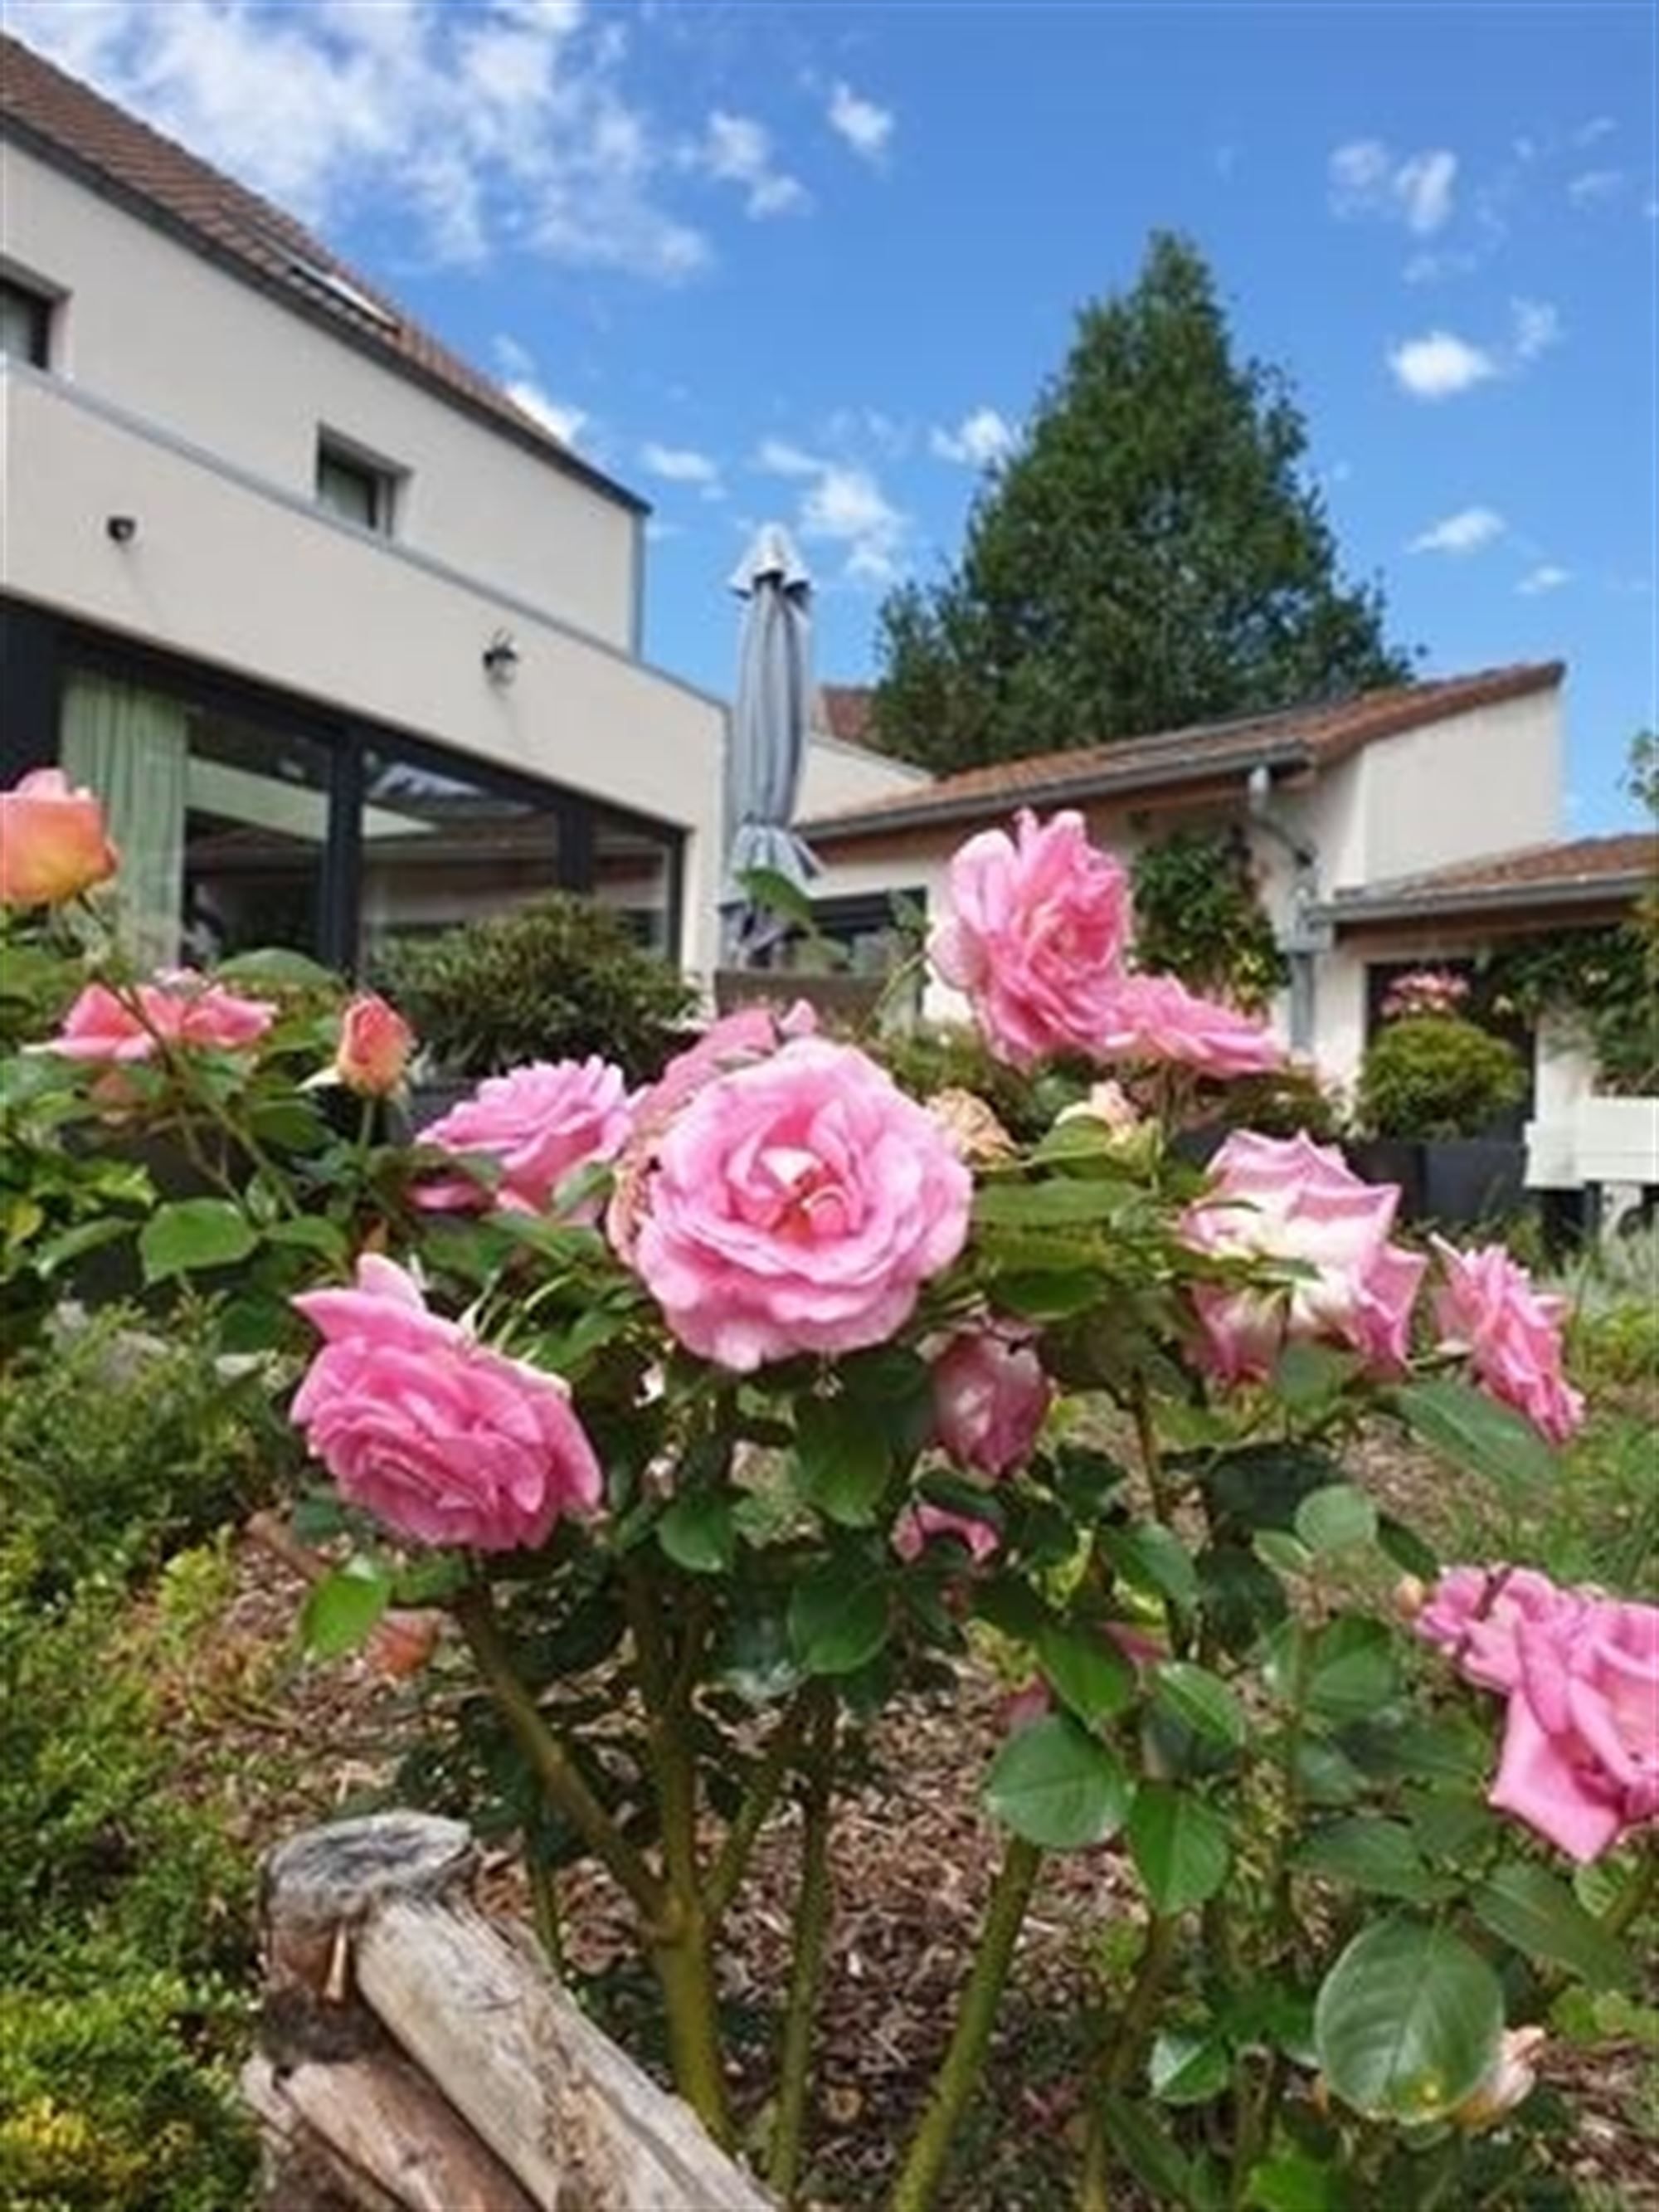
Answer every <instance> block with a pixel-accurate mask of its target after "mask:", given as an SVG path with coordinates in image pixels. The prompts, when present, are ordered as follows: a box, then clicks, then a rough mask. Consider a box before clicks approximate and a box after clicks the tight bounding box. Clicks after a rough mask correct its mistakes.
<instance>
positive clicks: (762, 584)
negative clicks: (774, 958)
mask: <svg viewBox="0 0 1659 2212" xmlns="http://www.w3.org/2000/svg"><path fill="white" fill-rule="evenodd" d="M732 590H733V591H734V592H739V593H740V594H741V595H742V596H743V597H744V599H746V600H747V602H748V605H746V606H745V608H744V617H743V633H742V636H741V638H740V640H739V642H738V689H737V696H736V697H735V699H734V700H733V701H732V731H731V737H730V740H729V742H728V744H727V746H726V793H725V797H726V868H725V883H724V885H723V888H722V890H721V894H720V906H721V910H722V915H723V917H724V920H725V925H726V927H725V951H726V958H727V960H728V961H730V962H731V963H732V964H733V965H735V966H738V967H747V966H751V965H755V964H757V963H759V961H760V960H761V959H762V957H763V956H764V955H765V954H766V953H767V952H768V951H769V950H770V949H771V947H772V946H773V945H775V943H776V941H777V939H778V938H779V937H780V936H781V935H782V933H783V930H782V927H781V925H780V924H779V922H778V921H777V920H776V918H775V916H773V915H768V914H766V913H764V912H763V911H761V910H760V909H759V908H757V907H756V906H755V905H754V903H753V902H751V901H750V898H749V897H748V896H747V895H746V893H745V892H744V887H743V882H742V878H743V877H744V876H745V875H746V874H748V873H749V872H750V871H751V870H753V869H762V868H763V869H766V870H768V871H769V872H771V873H772V874H775V875H779V876H782V877H784V878H787V881H789V882H790V883H792V884H794V885H795V886H796V888H797V889H798V890H803V891H804V890H805V888H806V886H807V884H808V882H809V881H810V879H811V878H812V877H813V876H815V875H816V874H817V866H818V864H817V860H814V858H813V857H812V854H811V852H810V851H809V850H808V848H807V847H806V846H805V845H804V844H803V843H802V842H801V841H800V839H799V837H797V836H796V835H795V834H794V831H793V829H792V828H791V827H790V824H791V823H792V822H793V819H794V813H795V805H796V801H797V799H798V798H799V793H800V779H801V772H802V769H804V767H805V761H806V744H807V736H806V732H807V723H808V720H809V714H810V705H811V684H812V661H811V613H810V611H809V610H810V602H811V592H812V584H811V577H809V576H808V574H807V573H806V570H805V568H804V567H803V566H802V563H801V558H800V556H799V554H798V553H797V552H796V550H795V549H794V547H793V544H791V543H790V539H789V533H788V532H787V531H786V530H783V529H781V528H780V527H779V526H778V525H777V524H776V523H768V524H766V525H765V526H763V528H762V529H761V530H760V531H759V532H757V535H756V537H755V539H754V542H753V544H751V545H750V548H749V550H748V551H747V553H745V554H744V557H743V559H742V561H741V562H739V563H738V568H737V569H736V571H735V572H734V574H733V575H732Z"/></svg>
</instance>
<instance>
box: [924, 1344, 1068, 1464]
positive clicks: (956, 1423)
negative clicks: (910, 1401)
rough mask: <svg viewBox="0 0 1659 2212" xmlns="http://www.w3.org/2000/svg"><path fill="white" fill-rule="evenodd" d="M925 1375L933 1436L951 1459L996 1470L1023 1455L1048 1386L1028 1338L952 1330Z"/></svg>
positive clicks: (1037, 1426)
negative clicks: (1020, 1340) (929, 1373)
mask: <svg viewBox="0 0 1659 2212" xmlns="http://www.w3.org/2000/svg"><path fill="white" fill-rule="evenodd" d="M1053 1396H1054V1392H1053V1390H1052V1389H1051V1388H1050V1385H1049V1382H1048V1376H1046V1375H1045V1374H1044V1373H1043V1371H1042V1362H1041V1360H1039V1359H1038V1358H1037V1356H1036V1352H1033V1351H1032V1350H1031V1348H1030V1346H1029V1345H1027V1344H1021V1343H1018V1342H1017V1341H1016V1340H1013V1339H1012V1338H1010V1337H1009V1336H1007V1335H1006V1334H1000V1333H999V1332H998V1331H997V1330H995V1329H988V1328H987V1329H976V1330H974V1331H973V1332H972V1333H971V1334H963V1335H961V1336H954V1337H952V1338H951V1341H950V1342H949V1343H948V1344H947V1345H946V1346H945V1349H944V1350H943V1351H942V1352H940V1353H939V1357H938V1358H936V1359H935V1360H934V1362H933V1434H934V1438H935V1441H936V1442H937V1443H939V1445H940V1447H941V1448H942V1449H944V1450H945V1451H947V1452H948V1453H949V1454H950V1455H951V1458H952V1459H953V1460H955V1461H956V1462H957V1463H958V1465H960V1466H962V1467H968V1468H977V1469H978V1470H979V1472H980V1473H981V1474H991V1475H999V1474H1006V1473H1007V1472H1008V1470H1009V1468H1013V1467H1018V1466H1019V1465H1020V1464H1021V1462H1023V1461H1024V1460H1027V1459H1029V1458H1030V1455H1031V1453H1032V1451H1033V1450H1034V1449H1035V1448H1036V1440H1037V1437H1038V1436H1039V1435H1040V1434H1041V1432H1042V1424H1043V1421H1044V1419H1045V1418H1046V1416H1047V1414H1048V1406H1049V1401H1050V1400H1051V1399H1052V1398H1053Z"/></svg>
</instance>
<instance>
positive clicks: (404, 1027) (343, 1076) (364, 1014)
mask: <svg viewBox="0 0 1659 2212" xmlns="http://www.w3.org/2000/svg"><path fill="white" fill-rule="evenodd" d="M414 1048H415V1032H414V1031H413V1030H411V1029H410V1026H409V1024H408V1023H407V1022H406V1021H405V1020H404V1018H403V1016H402V1015H401V1014H400V1013H399V1012H398V1011H397V1009H396V1007H394V1006H387V1004H386V1000H384V999H381V998H377V997H376V995H375V994H374V992H373V991H360V992H359V993H358V994H357V995H356V998H355V999H353V1000H351V1002H350V1004H349V1006H347V1007H346V1010H345V1012H344V1013H343V1014H342V1015H341V1017H340V1042H339V1046H338V1048H337V1051H336V1053H335V1054H334V1073H336V1074H337V1076H338V1077H339V1079H340V1080H341V1082H342V1083H343V1084H344V1085H345V1086H346V1089H347V1090H348V1091H356V1092H358V1093H359V1094H360V1095H361V1096H362V1097H365V1098H384V1097H387V1096H388V1094H389V1093H391V1092H392V1091H395V1090H396V1089H397V1088H398V1085H399V1084H400V1083H401V1082H402V1081H403V1079H404V1069H405V1068H406V1067H407V1066H409V1055H410V1053H411V1052H412V1051H413V1050H414Z"/></svg>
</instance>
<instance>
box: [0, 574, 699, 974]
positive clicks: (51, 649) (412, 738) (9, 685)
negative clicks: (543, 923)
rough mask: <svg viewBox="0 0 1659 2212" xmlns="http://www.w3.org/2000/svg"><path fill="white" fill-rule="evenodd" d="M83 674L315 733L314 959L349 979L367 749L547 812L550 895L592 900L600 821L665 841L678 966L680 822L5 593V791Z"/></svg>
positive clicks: (36, 758)
mask: <svg viewBox="0 0 1659 2212" xmlns="http://www.w3.org/2000/svg"><path fill="white" fill-rule="evenodd" d="M82 669H86V670H88V671H94V672H96V673H98V674H100V675H104V676H109V677H113V678H121V679H125V681H126V682H128V683H132V684H149V685H151V686H153V688H154V689H155V690H158V691H165V692H167V694H169V696H173V697H175V698H178V697H183V698H185V699H186V700H188V701H189V702H190V703H191V704H192V705H196V706H199V707H202V708H207V709H210V710H213V709H216V710H217V711H219V712H221V713H222V714H231V715H234V716H236V717H238V718H239V719H240V720H243V721H245V722H248V723H252V725H254V726H256V727H257V726H260V725H262V724H263V725H264V726H266V727H268V728H270V729H271V730H273V731H281V732H288V733H291V734H292V735H294V736H295V737H299V738H309V739H311V740H312V741H313V742H314V743H317V744H321V745H322V746H323V747H324V748H325V750H326V751H327V753H328V755H329V757H330V776H329V781H328V787H327V789H328V805H329V816H328V834H327V836H326V839H325V843H324V849H323V879H322V886H321V892H320V899H319V905H320V927H321V937H322V942H321V943H320V945H319V946H318V947H317V948H316V957H317V958H318V959H319V960H320V961H321V962H322V963H324V964H325V966H328V967H331V968H334V969H338V970H339V971H340V972H341V973H342V974H343V975H349V976H356V975H358V973H359V961H358V937H359V932H360V927H361V921H362V915H361V911H360V900H359V888H360V878H361V873H362V859H363V837H362V809H363V799H364V784H365V775H364V763H365V762H366V760H367V757H368V755H369V754H371V753H380V754H392V755H395V756H396V757H398V759H400V760H406V761H407V762H408V763H410V766H411V767H413V768H424V769H428V771H429V772H430V773H432V774H433V775H449V776H454V777H457V778H461V779H464V780H465V781H469V782H471V784H472V785H473V786H474V787H476V788H477V789H478V790H480V791H485V792H489V793H493V794H495V795H496V796H498V797H500V798H502V799H512V800H514V801H516V802H518V803H519V804H520V805H527V806H532V807H534V808H535V809H536V810H537V811H538V812H541V813H544V814H546V815H548V816H550V817H552V818H553V820H554V821H555V823H556V829H555V835H554V838H553V839H552V840H551V841H550V846H551V849H550V854H549V859H550V869H549V877H548V888H549V890H568V891H575V892H578V893H580V894H584V895H590V894H591V893H592V890H593V822H594V817H595V816H596V815H599V814H604V815H607V816H609V817H611V818H612V819H614V820H616V821H618V822H621V823H625V824H627V825H629V826H630V827H631V828H633V829H636V830H638V831H639V832H640V833H641V835H643V836H651V837H654V838H657V839H659V840H660V841H662V842H665V844H666V846H667V848H668V927H667V931H666V943H665V946H664V948H663V956H662V957H664V959H665V960H666V961H667V962H668V963H670V965H671V966H672V967H675V968H678V967H679V966H680V965H681V963H682V960H683V957H684V943H685V916H684V903H685V865H686V854H685V839H686V833H685V831H684V829H681V828H680V827H679V826H678V824H677V823H671V822H664V821H660V820H659V819H658V818H657V817H654V816H652V815H648V814H641V813H640V812H639V811H637V810H636V809H634V808H630V807H627V806H619V805H617V804H616V802H615V801H614V800H612V799H606V798H603V797H601V796H600V795H599V793H589V792H582V791H577V790H574V789H573V788H572V787H570V786H569V785H568V784H562V783H557V782H555V781H551V780H550V779H549V778H545V777H542V776H536V775H526V774H525V773H523V772H522V771H520V770H519V769H511V768H503V767H501V766H498V765H497V763H495V762H494V761H491V760H489V759H486V758H484V757H481V756H480V755H477V754H475V753H468V752H464V751H462V750H460V749H459V747H457V746H454V745H447V744H442V743H441V742H438V741H435V740H434V739H432V738H426V737H422V736H418V735H416V733H415V732H411V731H408V730H405V729H403V728H401V727H400V726H398V725H397V724H396V723H391V722H383V721H379V720H374V719H373V718H372V717H370V716H368V715H366V714H356V713H355V712H353V711H351V710H350V709H349V708H340V707H332V706H328V705H325V704H324V703H322V702H319V701H317V700H315V699H310V698H307V697H306V696H304V695H302V694H300V693H295V692H292V691H287V690H283V689H282V687H281V686H279V685H276V684H263V683H261V682H259V681H258V679H257V678H248V677H240V676H232V675H228V674H227V673H226V672H225V671H223V670H221V669H216V668H213V667H211V666H209V665H206V664H205V663H204V662H201V661H198V660H193V659H191V658H190V657H189V656H188V655H186V654H179V653H168V652H167V651H166V650H165V648H163V647H155V646H151V645H148V644H143V643H139V642H137V641H135V640H132V639H130V638H124V637H118V636H115V635H112V633H110V632H108V631H106V630H100V629H96V628H94V627H93V626H92V625H90V624H88V623H77V622H76V621H74V620H73V619H72V618H71V617H66V616H62V615H58V614H56V613H54V612H52V611H50V610H48V609H46V608H43V607H38V606H34V605H31V604H30V603H29V602H27V601H26V600H21V599H14V598H11V597H9V595H0V689H3V696H4V697H5V700H6V704H7V712H6V714H5V715H4V716H3V717H0V785H9V784H12V783H15V781H17V779H18V777H19V776H21V775H25V774H27V771H28V770H29V769H35V768H46V767H50V766H52V764H53V763H55V761H56V760H57V757H58V730H59V727H60V725H61V720H62V713H63V697H64V683H65V680H66V678H68V677H69V676H70V675H71V674H73V673H75V672H76V671H78V670H82Z"/></svg>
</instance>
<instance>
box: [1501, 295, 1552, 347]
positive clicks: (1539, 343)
mask: <svg viewBox="0 0 1659 2212" xmlns="http://www.w3.org/2000/svg"><path fill="white" fill-rule="evenodd" d="M1510 318H1511V321H1512V325H1513V330H1514V337H1513V339H1512V341H1511V343H1512V344H1513V347H1514V352H1515V358H1516V361H1517V362H1528V361H1536V360H1537V358H1538V356H1539V355H1540V354H1541V353H1547V352H1548V350H1549V349H1550V348H1551V347H1552V346H1553V345H1559V343H1561V315H1560V311H1559V308H1556V307H1552V306H1551V304H1550V302H1549V301H1547V300H1511V301H1510Z"/></svg>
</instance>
